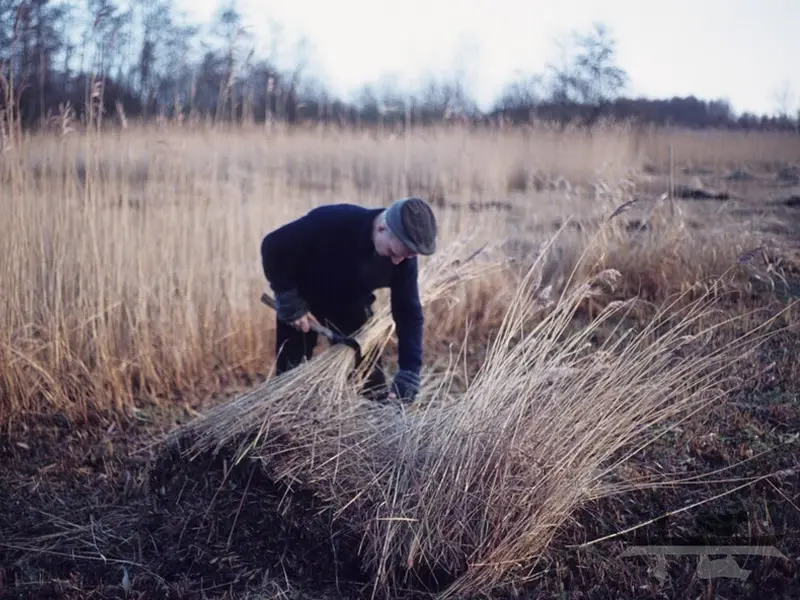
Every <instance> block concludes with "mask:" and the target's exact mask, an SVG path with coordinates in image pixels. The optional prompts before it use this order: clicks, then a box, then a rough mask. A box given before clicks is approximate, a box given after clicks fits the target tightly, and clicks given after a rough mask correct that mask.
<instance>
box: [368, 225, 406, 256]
mask: <svg viewBox="0 0 800 600" xmlns="http://www.w3.org/2000/svg"><path fill="white" fill-rule="evenodd" d="M375 250H376V251H377V253H378V254H380V255H381V256H388V257H389V258H391V259H392V263H394V264H395V265H399V264H400V263H401V262H403V261H404V260H405V259H407V258H413V257H414V253H413V252H411V250H410V249H409V248H408V247H407V246H406V245H405V244H404V243H403V242H401V241H400V240H399V239H397V237H395V235H394V234H393V233H392V232H391V231H389V228H388V227H386V225H379V226H378V231H377V232H376V234H375Z"/></svg>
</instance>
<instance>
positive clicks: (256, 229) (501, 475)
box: [0, 124, 800, 595]
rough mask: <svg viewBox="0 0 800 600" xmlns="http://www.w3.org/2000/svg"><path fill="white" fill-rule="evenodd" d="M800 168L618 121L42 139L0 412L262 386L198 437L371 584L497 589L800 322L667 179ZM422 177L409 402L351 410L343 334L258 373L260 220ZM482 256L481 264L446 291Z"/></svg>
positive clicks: (726, 222) (13, 158) (770, 153)
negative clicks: (311, 526) (420, 324)
mask: <svg viewBox="0 0 800 600" xmlns="http://www.w3.org/2000/svg"><path fill="white" fill-rule="evenodd" d="M797 162H800V145H798V143H797V138H796V137H792V136H790V135H780V134H773V133H751V134H748V133H741V132H690V131H679V132H676V131H671V130H659V129H642V128H633V127H630V126H625V125H619V124H612V125H605V126H602V127H598V128H596V129H595V130H593V131H592V132H591V134H589V133H587V132H584V131H580V130H572V129H566V130H560V129H557V128H550V127H548V126H546V125H538V126H536V127H532V128H527V129H519V130H501V129H477V128H476V129H472V128H466V127H440V128H430V129H420V130H412V131H410V132H408V133H407V134H406V133H403V132H401V133H399V134H391V135H382V136H381V135H376V134H374V132H355V131H341V130H335V129H329V130H316V129H313V130H306V129H296V130H291V131H288V130H287V131H269V132H268V131H265V130H263V129H260V128H252V129H224V130H215V129H213V128H198V129H191V128H186V127H183V128H182V127H162V128H157V127H153V126H137V125H134V126H131V127H128V128H125V129H122V130H115V131H108V132H103V133H97V132H91V133H82V132H66V131H65V132H63V134H61V135H59V134H57V133H41V134H35V135H31V136H28V137H25V138H23V139H20V140H18V141H17V143H16V144H15V146H13V147H11V148H10V149H8V150H7V152H6V153H5V154H4V155H3V156H2V162H0V183H1V188H0V211H2V214H3V219H2V221H0V281H1V282H2V288H3V291H4V293H3V295H2V297H0V315H2V317H0V373H1V375H0V422H2V424H3V427H4V429H6V430H7V431H8V432H12V431H17V426H18V425H20V424H21V423H24V422H25V421H26V420H27V419H28V418H29V417H30V416H37V415H38V416H41V415H42V414H45V415H48V414H49V415H61V416H63V417H65V418H66V419H67V420H69V421H70V422H71V423H73V424H74V425H75V426H78V427H81V426H88V424H90V423H92V422H96V419H97V418H98V417H99V418H101V419H103V422H105V423H107V422H108V421H109V420H111V421H114V420H119V421H121V420H127V419H129V418H131V417H135V416H137V415H140V414H143V413H146V412H147V411H148V409H149V408H150V407H153V406H155V407H160V408H165V407H166V408H169V407H174V406H183V405H191V404H193V403H195V402H196V401H197V399H198V398H201V397H202V398H206V397H210V396H211V395H213V394H218V393H223V394H224V393H225V392H226V390H230V389H233V388H237V389H241V386H242V385H249V386H252V387H253V390H254V391H252V392H251V393H250V394H244V395H242V396H240V397H239V399H238V400H236V401H234V402H233V403H230V404H221V405H219V406H218V407H217V409H216V412H214V411H212V412H210V413H209V415H210V416H206V417H205V418H204V419H200V420H199V421H197V424H195V425H192V426H190V427H189V428H188V429H187V430H186V431H189V432H191V433H192V435H200V438H199V440H200V441H198V440H197V439H195V440H194V442H193V443H194V444H195V446H194V448H195V450H198V451H206V450H209V449H213V448H219V447H222V446H226V445H230V444H236V443H239V442H241V436H245V438H247V440H248V441H247V443H246V444H245V446H246V448H247V449H246V451H244V454H242V455H240V456H239V460H242V457H243V456H245V455H249V456H251V458H252V459H253V460H254V461H256V463H257V464H259V465H263V468H264V470H265V472H268V473H269V474H270V477H271V478H273V479H274V480H275V481H278V482H281V481H288V482H292V483H291V485H295V484H298V483H297V482H304V483H302V484H298V485H306V486H307V487H308V488H309V489H310V490H311V491H312V492H314V493H315V494H317V495H318V497H319V498H321V499H322V500H321V501H322V502H323V503H324V506H325V507H326V509H327V510H331V511H333V512H334V513H335V514H336V515H337V518H338V517H340V518H341V519H342V520H343V522H344V523H345V524H344V525H342V529H343V530H344V531H347V532H349V533H352V532H356V533H355V534H354V535H356V536H362V537H361V538H359V539H361V542H359V543H358V544H355V545H356V546H361V550H360V551H363V552H365V557H363V558H362V559H361V563H362V564H363V565H366V568H367V569H368V570H369V571H370V573H372V578H373V579H372V581H373V583H374V584H375V585H376V589H377V588H378V587H380V586H388V585H390V584H391V585H397V586H401V587H402V586H406V585H410V584H409V581H408V580H402V581H401V579H402V577H403V576H401V575H398V573H399V572H401V571H402V572H403V573H406V572H410V571H414V570H418V569H424V570H425V571H426V572H427V573H429V574H430V573H434V572H439V570H441V569H444V571H446V572H447V573H448V574H449V575H450V576H452V577H451V581H455V582H456V583H455V584H454V585H453V586H452V587H451V588H449V592H448V593H450V594H453V595H459V594H463V595H469V594H476V593H480V592H485V591H487V590H490V589H492V586H494V585H498V584H500V583H503V582H504V581H507V578H509V577H511V576H512V574H514V573H518V572H519V573H525V572H526V569H527V568H528V563H529V562H530V561H533V562H535V559H536V557H537V556H539V555H540V554H541V553H542V552H543V551H544V550H545V549H546V547H547V545H548V543H549V540H550V539H551V538H552V537H553V536H554V535H555V533H556V531H557V530H558V528H559V527H560V526H562V525H563V524H564V523H565V522H566V520H567V519H568V518H569V515H570V514H571V512H572V511H573V510H574V509H575V508H576V507H578V506H580V505H581V504H582V503H584V502H586V501H588V500H589V499H593V498H599V497H603V496H605V495H609V494H616V493H619V492H620V491H621V490H624V489H626V486H629V487H630V486H633V484H632V483H630V482H629V481H622V480H621V479H620V476H619V468H620V466H621V465H623V464H624V462H625V460H626V459H627V458H628V457H629V456H630V455H631V454H633V453H635V451H636V450H639V449H641V448H643V447H646V446H647V445H648V444H650V443H652V442H653V441H654V440H655V439H656V438H657V437H658V436H660V435H663V433H664V432H663V429H660V428H663V427H665V426H666V425H667V424H670V426H674V425H675V423H676V422H678V421H680V420H682V419H685V418H688V417H690V416H691V415H692V414H694V413H695V412H697V411H700V410H702V409H704V408H706V407H708V406H709V405H711V404H713V403H714V402H715V401H718V400H719V399H720V398H723V397H724V392H725V390H727V389H728V388H729V387H730V386H731V385H734V380H733V379H731V370H732V369H734V370H735V365H736V364H737V361H743V360H745V359H746V357H747V356H748V352H750V350H752V349H753V348H755V347H756V346H757V345H758V344H759V343H760V342H761V341H763V339H764V338H763V335H765V334H764V330H761V329H759V327H760V326H762V325H764V323H765V322H767V321H766V320H768V319H772V321H768V324H769V325H770V327H772V326H773V325H775V324H776V323H778V324H781V323H782V324H786V323H790V324H791V322H792V321H791V320H792V318H793V315H794V313H791V312H787V311H783V312H780V313H776V312H775V311H772V313H770V314H769V316H768V317H763V316H761V317H758V318H757V317H756V316H754V315H752V314H749V313H748V312H747V311H748V310H749V309H751V308H752V307H753V304H754V303H756V304H757V303H758V302H759V301H760V300H759V296H757V292H758V291H759V290H761V289H762V288H761V287H758V286H759V285H762V284H763V279H764V277H760V276H758V273H755V275H754V271H753V269H755V267H752V266H751V263H752V262H753V260H751V259H752V258H753V256H756V254H757V252H756V250H757V249H760V248H762V247H764V246H765V244H766V242H765V237H764V236H765V234H764V233H763V232H761V231H759V230H758V228H755V227H754V225H753V222H748V221H742V220H741V219H739V220H737V219H736V218H734V216H732V215H730V214H728V213H726V212H725V211H724V210H723V208H717V207H716V206H715V207H714V208H713V209H712V208H709V207H708V206H702V207H699V208H697V209H696V210H695V207H692V206H690V205H688V204H687V203H686V202H682V201H678V200H676V199H675V198H673V197H672V196H670V190H671V189H672V188H674V186H675V185H676V184H677V183H679V182H681V181H685V180H686V179H687V176H686V175H685V173H686V172H687V171H686V169H687V168H691V169H693V170H697V169H701V168H704V169H706V170H707V172H708V173H711V176H710V179H709V180H708V181H709V182H710V183H708V184H709V185H720V186H721V185H724V182H725V181H727V179H726V176H727V175H728V174H730V173H734V172H736V170H737V169H741V168H742V167H743V165H749V167H748V168H750V169H755V170H759V169H760V170H761V171H762V172H763V173H773V172H775V170H777V169H779V168H781V166H782V165H786V164H791V163H797ZM693 172H694V171H693ZM764 176H765V177H766V175H764ZM411 194H415V195H420V196H422V197H424V198H426V199H428V200H429V201H430V202H431V203H432V204H433V205H434V207H435V209H436V212H437V217H438V219H439V223H440V227H441V232H442V233H441V236H442V237H441V242H440V248H441V249H442V250H441V252H440V253H439V256H434V257H431V258H430V259H425V260H423V261H422V267H423V270H424V273H427V275H426V278H427V279H425V281H427V282H428V283H427V284H426V286H427V287H424V288H423V289H424V290H425V293H426V294H428V295H429V296H430V302H426V342H425V346H426V366H425V372H424V375H425V382H426V383H425V386H424V389H423V392H422V395H421V398H420V401H419V409H418V410H417V412H415V413H414V415H413V416H410V417H408V419H411V420H403V421H401V423H402V424H403V426H402V427H401V426H400V425H398V421H396V420H394V419H390V420H389V421H386V420H385V418H384V417H380V418H376V417H374V416H368V415H366V414H365V413H363V407H362V406H361V404H359V401H358V399H357V398H355V397H353V396H352V395H349V392H347V391H345V390H344V388H342V387H341V385H339V383H341V382H339V380H337V379H336V377H337V376H339V375H341V373H342V372H344V371H343V369H344V367H346V366H347V365H349V362H348V361H349V360H350V358H351V357H349V355H348V354H347V350H346V349H341V348H340V349H335V350H337V351H338V353H334V354H328V355H327V358H324V357H321V358H320V360H319V362H315V361H312V362H311V363H310V364H309V365H305V366H304V367H303V368H302V369H304V370H301V371H298V373H297V374H291V375H290V376H289V377H286V378H283V379H278V380H277V382H276V383H275V384H274V386H273V384H272V383H271V380H270V377H271V373H270V369H271V365H272V359H273V353H274V348H273V343H274V341H273V340H274V338H273V330H274V314H273V313H272V312H271V311H270V310H269V309H267V308H266V307H265V306H264V305H263V304H261V303H260V302H259V297H260V294H261V292H262V291H264V290H266V289H267V284H266V282H265V280H264V277H263V274H262V271H261V265H260V256H259V245H260V241H261V239H262V237H263V236H264V235H265V234H266V233H267V232H268V231H270V230H271V229H272V228H274V227H277V226H279V225H280V224H282V223H284V222H286V221H288V220H290V219H292V218H295V217H297V216H300V215H302V214H303V213H304V212H305V211H307V210H308V209H310V208H311V207H313V206H317V205H320V204H324V203H333V202H354V203H359V204H363V205H369V206H382V205H388V204H389V203H390V202H391V201H392V200H394V199H396V198H398V197H402V196H407V195H411ZM720 206H723V205H720ZM766 245H769V244H766ZM480 248H484V249H485V251H484V253H482V254H481V255H480V257H483V258H485V257H487V256H488V257H493V258H492V260H494V262H492V263H491V264H494V265H495V266H496V268H492V269H490V270H487V271H485V272H484V271H481V273H480V274H471V275H469V274H468V273H466V272H465V275H464V278H463V281H462V280H459V282H453V281H450V280H449V279H448V274H452V273H458V272H459V268H465V267H463V266H459V265H461V263H460V262H452V261H453V260H454V258H455V257H457V256H461V257H462V258H463V256H467V255H470V254H471V252H472V251H473V250H478V249H480ZM771 252H774V250H773V251H771ZM459 253H460V254H459ZM772 258H774V256H772ZM478 264H484V263H482V262H480V260H479V262H478ZM769 274H771V275H776V272H775V271H774V269H773V270H772V271H770V273H769ZM769 274H768V275H769ZM445 283H446V284H447V285H446V286H445V285H444V284H445ZM457 283H458V285H456V284H457ZM459 285H460V287H459ZM437 286H439V287H437ZM442 286H444V287H446V288H447V289H446V290H445V289H444V287H442ZM450 288H453V289H450ZM764 289H770V288H769V286H767V287H766V288H764ZM432 290H433V291H432ZM436 290H438V292H437V291H436ZM725 294H727V295H725ZM426 297H427V296H426ZM386 300H387V298H386V296H381V298H380V301H381V302H382V306H383V307H384V309H385V306H386ZM720 311H722V312H720ZM776 314H778V316H777V317H776V316H775V315H776ZM720 315H722V316H721V317H720ZM776 319H777V320H776ZM735 321H736V322H738V325H737V326H736V327H734V328H733V329H734V330H735V333H730V331H731V330H730V329H725V327H727V326H729V325H731V324H732V323H733V322H735ZM374 328H377V329H373V330H371V333H370V331H367V332H366V333H365V334H364V335H366V336H367V337H366V338H365V343H368V344H381V345H386V346H389V347H391V343H392V342H391V335H390V334H391V331H392V330H391V326H390V324H389V321H388V316H387V315H386V313H383V321H382V322H380V323H378V324H377V325H374ZM723 329H725V331H727V332H728V333H726V334H725V335H727V336H728V337H726V338H725V343H718V342H715V343H712V340H713V339H715V336H716V335H717V332H718V331H719V330H723ZM376 331H377V333H376ZM748 331H749V334H748V333H747V332H748ZM317 375H319V377H320V378H321V377H323V375H324V376H325V377H327V379H326V380H325V381H324V382H323V383H320V381H322V380H320V381H316V380H315V377H316V376H317ZM334 380H336V381H334ZM337 382H339V383H337ZM334 383H336V385H333V384H334ZM325 386H327V387H325ZM323 388H324V389H323ZM326 389H327V390H328V391H327V392H326V391H325V390H326ZM326 393H327V395H326ZM278 400H280V402H278ZM405 418H406V417H403V419H405ZM376 419H377V420H376ZM270 428H271V429H270ZM398 428H399V429H398ZM267 430H270V431H274V432H275V433H274V436H275V437H273V438H270V436H268V435H266V434H265V433H264V431H267ZM401 430H402V431H401ZM181 432H182V433H183V432H184V430H181ZM253 433H255V434H257V435H256V438H258V439H259V440H262V438H263V440H262V442H254V441H253V440H252V439H250V438H249V437H248V435H249V434H253ZM285 436H289V437H290V438H292V439H291V441H290V442H287V445H286V447H284V448H278V449H277V450H276V448H275V447H273V445H274V444H276V443H278V442H276V440H278V441H280V440H284V438H285ZM259 444H262V445H260V446H259ZM640 484H641V482H640ZM641 485H643V484H641ZM198 497H199V493H198ZM237 514H238V513H237ZM134 529H135V528H134ZM209 535H210V534H209ZM95 543H97V541H96V540H95ZM362 544H363V545H362ZM115 548H116V549H117V550H118V549H119V548H118V547H115ZM364 548H366V549H364ZM73 549H74V548H73ZM176 552H177V551H176ZM453 574H456V575H453ZM458 577H460V579H459V578H458Z"/></svg>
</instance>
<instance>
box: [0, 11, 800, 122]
mask: <svg viewBox="0 0 800 600" xmlns="http://www.w3.org/2000/svg"><path fill="white" fill-rule="evenodd" d="M273 33H274V35H272V36H271V42H272V50H271V51H270V52H269V53H268V54H269V56H267V57H263V56H258V55H257V54H256V52H255V47H254V39H253V38H252V36H251V34H250V33H249V31H248V29H247V27H246V25H245V23H244V22H243V19H242V16H241V13H240V12H239V11H238V9H237V6H236V3H235V1H230V0H229V1H226V2H223V3H222V4H221V5H220V7H219V9H218V12H217V15H216V17H215V19H214V21H213V22H212V23H210V24H209V25H208V26H200V25H197V24H193V23H191V22H189V21H187V20H186V19H185V18H183V17H181V16H180V15H179V14H177V13H176V11H175V10H174V7H173V5H172V2H170V1H168V0H128V1H127V2H122V1H120V0H82V1H73V2H69V1H61V2H54V1H52V0H0V131H2V128H3V127H6V128H8V127H11V126H12V125H13V126H16V127H19V128H20V129H27V128H35V127H40V126H42V125H46V126H50V125H52V124H53V123H57V122H58V121H59V119H63V118H64V116H65V115H69V117H71V118H73V119H77V120H79V121H81V122H83V123H84V124H91V125H92V126H104V125H109V126H116V125H118V124H120V123H124V122H127V121H130V120H136V119H141V120H152V119H168V120H184V121H191V120H205V121H213V122H220V121H237V122H252V123H257V122H265V121H280V122H284V123H299V122H309V121H311V122H320V121H321V122H328V123H339V124H343V125H359V124H375V123H380V124H381V125H386V126H394V125H396V124H400V123H409V124H429V123H433V122H441V121H449V120H460V121H469V122H486V121H493V122H497V121H500V120H502V121H503V122H505V123H509V124H516V123H524V122H530V121H532V120H540V121H541V120H545V121H551V122H555V123H559V124H562V125H567V124H576V123H577V124H578V125H580V126H585V127H591V126H592V125H593V124H595V123H598V122H600V121H602V120H604V119H616V120H620V119H622V120H630V121H635V122H639V123H653V124H658V125H678V126H683V127H692V128H703V127H715V128H719V127H723V128H746V129H783V130H795V131H800V110H799V109H798V108H797V107H794V106H791V102H790V101H789V94H788V93H784V95H783V96H782V97H777V99H776V110H777V116H767V115H755V114H748V113H745V114H740V115H737V114H734V111H733V110H732V109H731V106H730V105H729V103H728V102H727V101H725V100H724V99H715V100H702V99H698V98H695V97H691V96H690V97H686V98H665V99H644V98H631V97H627V96H626V95H625V90H626V88H627V84H628V75H627V73H626V72H625V70H624V69H623V68H622V67H621V66H619V65H618V64H617V62H616V55H615V42H614V39H613V36H612V35H611V33H610V32H609V30H608V29H607V28H606V27H605V26H604V25H602V24H596V25H595V26H594V27H593V28H591V29H590V30H589V31H586V32H574V33H573V34H572V35H571V36H569V38H568V39H564V40H563V43H561V44H559V47H560V48H561V50H562V53H561V60H559V61H558V64H549V65H547V67H546V69H545V70H544V72H542V73H536V74H531V75H529V76H525V77H521V78H520V79H519V80H517V81H511V82H509V83H508V85H507V87H506V89H505V90H504V91H503V92H502V94H500V95H499V97H498V98H497V100H496V102H495V103H494V105H493V106H492V107H491V109H490V110H488V111H480V110H478V108H477V106H476V103H475V101H474V100H473V99H472V98H471V96H470V94H469V91H468V86H467V85H466V84H465V78H464V76H463V73H462V72H460V71H459V69H454V72H453V74H452V75H450V76H448V77H444V78H439V79H431V80H429V81H428V82H427V83H426V84H425V85H424V86H422V87H421V89H418V90H416V91H415V92H413V93H405V94H400V93H398V91H397V89H396V87H395V86H393V85H392V82H391V79H390V78H387V79H385V80H384V81H383V82H382V83H380V84H372V85H370V84H365V85H364V87H363V88H362V89H361V90H360V92H359V93H358V94H356V95H355V96H354V97H353V98H349V99H346V100H345V99H341V98H337V97H335V96H334V95H333V94H331V93H330V92H329V90H328V89H326V86H325V85H324V84H323V83H321V82H320V81H318V80H317V79H315V78H314V77H312V76H311V75H309V74H308V70H309V69H308V66H309V57H308V53H307V51H306V49H307V46H304V45H303V43H302V42H300V43H299V44H297V45H293V46H292V47H291V48H290V49H288V52H289V53H290V54H291V56H292V58H291V59H290V60H289V61H287V60H286V59H285V56H286V54H287V48H286V45H283V44H282V43H281V41H280V40H281V38H280V26H279V25H276V26H275V29H274V32H273Z"/></svg>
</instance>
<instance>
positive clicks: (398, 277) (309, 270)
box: [261, 204, 423, 374]
mask: <svg viewBox="0 0 800 600" xmlns="http://www.w3.org/2000/svg"><path fill="white" fill-rule="evenodd" d="M382 210H383V209H380V208H365V207H362V206H356V205H353V204H331V205H326V206H321V207H318V208H315V209H313V210H311V211H310V212H308V213H307V214H306V215H304V216H302V217H300V218H298V219H296V220H294V221H291V222H290V223H287V224H286V225H283V226H282V227H280V228H278V229H276V230H274V231H272V232H271V233H269V234H267V235H266V236H265V237H264V240H263V241H262V243H261V259H262V266H263V269H264V275H265V276H266V278H267V280H268V281H269V283H270V286H271V287H272V290H273V291H274V293H275V294H279V293H281V292H286V291H290V290H296V291H297V292H298V294H299V295H300V297H301V298H302V299H303V300H305V301H306V302H307V303H308V305H309V307H310V310H311V312H312V314H314V315H315V316H317V317H318V318H320V319H322V318H325V317H326V316H332V315H336V314H342V313H347V312H351V313H352V310H353V309H354V308H355V307H360V306H365V307H366V306H369V305H371V304H372V303H373V302H374V301H375V295H374V294H373V292H374V291H375V290H377V289H379V288H390V290H391V311H392V316H393V318H394V321H395V330H396V331H397V340H398V366H399V368H400V369H404V370H409V371H412V372H414V373H417V374H418V373H419V372H420V369H421V367H422V332H423V314H422V305H421V303H420V297H419V288H418V284H417V273H418V263H417V258H416V257H414V258H411V259H406V260H404V261H403V262H401V263H400V264H399V265H394V264H392V261H391V259H390V258H388V257H383V256H379V255H378V254H377V252H376V251H375V246H374V244H373V242H372V228H373V222H374V220H375V217H376V216H378V214H380V212H381V211H382Z"/></svg>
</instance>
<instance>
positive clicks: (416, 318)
mask: <svg viewBox="0 0 800 600" xmlns="http://www.w3.org/2000/svg"><path fill="white" fill-rule="evenodd" d="M418 269H419V267H418V262H417V258H416V257H415V258H411V259H408V260H404V261H403V262H402V263H400V264H399V265H397V266H396V267H395V272H394V276H393V277H392V286H391V304H392V317H393V318H394V322H395V330H396V332H397V350H398V367H399V368H400V369H401V370H403V371H410V372H412V373H415V374H417V375H418V374H419V373H420V371H421V369H422V358H423V353H422V334H423V328H424V317H423V312H422V302H421V301H420V294H419V284H418V281H417V275H418Z"/></svg>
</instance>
